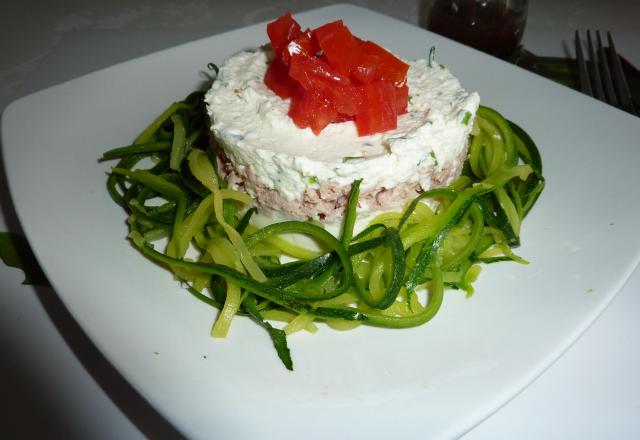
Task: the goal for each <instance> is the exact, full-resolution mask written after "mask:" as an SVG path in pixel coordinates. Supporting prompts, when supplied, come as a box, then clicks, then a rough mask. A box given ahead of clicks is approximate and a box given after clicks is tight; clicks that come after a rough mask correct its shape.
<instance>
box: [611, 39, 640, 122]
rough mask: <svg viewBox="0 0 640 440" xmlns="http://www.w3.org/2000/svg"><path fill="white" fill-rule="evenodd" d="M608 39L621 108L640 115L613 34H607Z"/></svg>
mask: <svg viewBox="0 0 640 440" xmlns="http://www.w3.org/2000/svg"><path fill="white" fill-rule="evenodd" d="M607 39H608V40H609V57H610V64H611V69H612V70H613V80H614V82H615V85H616V89H617V91H618V97H619V98H620V107H622V108H623V109H624V110H626V111H628V112H629V113H632V114H636V115H640V113H638V112H637V111H636V110H635V109H634V107H633V101H632V99H631V92H630V91H629V85H628V84H627V79H626V77H625V76H624V72H623V71H622V64H621V63H620V57H618V52H616V46H615V44H613V37H612V36H611V32H607Z"/></svg>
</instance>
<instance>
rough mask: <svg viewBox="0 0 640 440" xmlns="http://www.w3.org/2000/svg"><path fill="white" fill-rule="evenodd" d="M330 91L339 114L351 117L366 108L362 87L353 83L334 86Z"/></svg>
mask: <svg viewBox="0 0 640 440" xmlns="http://www.w3.org/2000/svg"><path fill="white" fill-rule="evenodd" d="M332 92H333V95H332V99H333V101H334V102H335V106H336V110H337V111H338V113H339V114H341V115H343V116H345V117H353V116H355V115H356V114H358V113H360V112H361V111H363V110H365V109H366V105H365V100H364V89H363V88H362V87H360V86H355V85H351V86H344V87H334V88H333V89H332Z"/></svg>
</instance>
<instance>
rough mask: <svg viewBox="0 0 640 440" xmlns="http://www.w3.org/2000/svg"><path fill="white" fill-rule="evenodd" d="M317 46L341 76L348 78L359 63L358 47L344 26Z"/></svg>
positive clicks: (359, 52) (359, 53)
mask: <svg viewBox="0 0 640 440" xmlns="http://www.w3.org/2000/svg"><path fill="white" fill-rule="evenodd" d="M319 44H320V48H322V51H323V52H324V55H325V56H326V57H327V60H329V64H331V66H332V67H333V68H334V69H336V70H337V71H338V72H340V73H342V74H343V75H346V76H349V74H350V73H351V70H352V69H353V68H354V67H355V66H356V65H357V64H358V62H359V61H360V56H361V53H362V52H361V51H360V46H359V45H358V42H357V41H356V40H355V38H353V35H351V32H350V31H349V29H348V28H347V27H346V26H342V27H340V28H338V29H336V30H335V31H333V32H332V33H330V34H328V35H326V36H325V37H324V38H323V39H322V40H320V41H319Z"/></svg>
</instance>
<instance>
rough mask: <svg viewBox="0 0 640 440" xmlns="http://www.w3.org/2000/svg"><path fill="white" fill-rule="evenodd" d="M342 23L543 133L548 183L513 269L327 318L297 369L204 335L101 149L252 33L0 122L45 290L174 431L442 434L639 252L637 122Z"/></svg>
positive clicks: (126, 135) (607, 294)
mask: <svg viewBox="0 0 640 440" xmlns="http://www.w3.org/2000/svg"><path fill="white" fill-rule="evenodd" d="M337 18H342V19H343V20H344V21H345V23H346V24H347V25H348V26H349V27H350V28H351V29H352V31H353V32H354V34H356V35H358V36H361V37H363V38H367V39H373V40H375V41H377V42H379V43H380V44H382V45H384V46H386V47H388V48H390V49H392V50H393V51H394V52H396V53H397V54H398V55H400V56H402V57H404V58H408V59H413V58H420V57H425V56H426V55H427V53H428V50H429V48H430V47H431V46H436V48H437V52H436V53H437V60H438V62H440V63H443V64H445V65H447V66H448V67H449V68H450V69H451V71H452V72H453V73H454V74H455V75H456V76H458V77H459V78H460V80H461V82H462V84H463V86H464V87H465V88H467V89H468V90H476V91H478V92H479V93H480V96H481V98H482V102H483V104H485V105H489V106H491V107H494V108H496V109H497V110H499V111H500V112H502V113H503V114H504V115H505V116H506V117H508V118H509V119H511V120H513V121H515V122H517V123H518V124H520V125H521V126H522V127H523V128H525V130H527V131H528V132H529V134H530V135H531V136H532V137H533V139H534V140H535V141H536V142H537V143H538V146H539V148H540V150H541V154H542V158H543V163H544V166H545V170H544V171H545V177H546V178H547V182H548V185H547V188H546V189H545V192H544V193H543V195H542V197H541V199H540V200H539V203H538V205H537V206H536V208H534V210H533V211H532V213H531V214H530V215H529V217H527V219H526V220H525V222H524V225H523V233H522V242H523V245H522V247H521V248H520V249H519V250H518V253H519V254H520V255H522V256H523V257H524V258H525V259H527V260H529V261H530V262H531V264H530V265H528V266H523V265H517V264H511V263H503V264H497V265H491V266H487V267H485V268H484V270H483V273H482V274H481V276H480V279H479V281H478V282H477V284H476V293H475V295H474V296H473V297H472V298H470V299H466V298H464V295H463V294H462V293H459V292H449V293H447V294H446V297H445V302H444V305H443V308H442V310H441V311H440V313H439V314H438V315H437V316H436V318H435V319H434V320H433V321H431V322H430V323H428V324H427V325H425V326H423V327H420V328H417V329H409V330H399V331H391V330H382V329H377V328H366V327H360V328H358V329H357V330H354V331H352V332H336V331H332V330H329V329H328V328H322V329H321V331H320V332H319V333H318V334H315V335H308V334H296V335H294V336H292V337H291V338H290V340H289V342H290V346H291V349H292V354H293V359H294V364H295V371H294V372H293V373H292V372H289V371H287V370H285V369H284V368H283V366H282V365H281V363H280V362H279V360H278V359H277V357H276V355H275V352H274V350H273V348H272V346H271V343H270V341H269V340H268V336H267V335H266V334H265V333H264V332H263V331H261V329H259V328H257V326H255V325H253V324H252V323H250V322H248V321H247V320H245V319H242V318H240V319H237V320H236V322H234V325H233V327H232V331H231V333H230V335H229V337H228V338H227V339H225V340H213V339H211V338H210V337H209V329H210V326H211V323H212V321H213V319H214V316H215V311H213V310H212V309H209V308H207V307H206V306H204V305H203V304H202V303H200V302H199V301H197V300H194V299H193V298H192V297H191V296H190V295H188V294H187V293H185V291H184V290H182V289H181V288H180V287H179V286H178V285H177V284H176V283H175V282H174V281H173V279H172V277H171V275H170V274H169V273H168V272H167V271H165V270H164V269H162V268H160V267H158V266H156V265H153V264H150V263H149V262H148V261H145V260H144V258H142V257H141V256H140V254H139V253H138V252H137V251H136V250H135V249H133V248H132V247H131V246H130V245H129V243H128V242H127V241H126V240H125V238H124V237H125V235H126V232H127V229H126V225H125V222H124V216H123V213H122V211H121V209H120V208H119V207H117V206H116V205H114V204H113V202H112V201H111V199H110V198H109V196H108V194H107V192H106V189H105V181H106V175H105V172H106V170H107V169H108V167H109V165H110V164H105V163H99V162H98V161H97V159H98V158H99V157H100V155H101V153H102V152H103V151H105V150H107V149H109V148H111V147H113V146H118V145H125V144H128V143H129V142H130V141H131V139H133V137H134V136H135V135H136V134H137V133H138V132H139V131H140V129H141V128H143V127H144V126H146V124H147V123H149V122H150V121H151V120H152V119H153V118H154V117H155V116H156V115H157V114H158V113H159V112H160V111H162V110H163V109H164V108H165V107H166V106H167V105H168V104H169V103H170V102H172V101H174V100H179V99H181V98H183V97H184V96H186V95H187V94H188V93H189V92H190V91H192V90H194V89H195V88H198V87H201V86H202V85H203V84H206V82H207V80H206V78H205V77H204V74H203V72H204V71H206V65H207V63H209V62H215V63H218V64H219V63H221V62H222V61H223V60H224V59H225V58H227V57H228V56H230V55H232V54H233V53H235V52H237V51H239V50H241V49H244V48H249V47H255V46H256V45H259V44H262V43H264V42H265V41H266V34H265V27H264V24H260V25H255V26H250V27H247V28H244V29H239V30H236V31H232V32H228V33H224V34H220V35H216V36H213V37H210V38H206V39H203V40H199V41H195V42H192V43H188V44H185V45H182V46H178V47H175V48H172V49H167V50H164V51H161V52H158V53H155V54H151V55H148V56H145V57H142V58H138V59H135V60H132V61H129V62H126V63H123V64H119V65H116V66H113V67H110V68H108V69H104V70H101V71H98V72H95V73H92V74H89V75H87V76H84V77H81V78H78V79H75V80H72V81H70V82H67V83H64V84H60V85H58V86H55V87H52V88H49V89H46V90H43V91H41V92H38V93H35V94H32V95H29V96H27V97H25V98H22V99H20V100H18V101H16V102H14V103H13V104H11V105H10V106H9V107H8V108H7V109H6V111H5V113H4V115H3V119H2V135H3V148H4V151H3V154H4V160H5V164H6V167H7V174H8V178H9V183H10V187H11V188H10V189H11V194H12V196H13V200H14V202H15V205H16V209H17V212H18V216H19V218H20V221H21V223H22V226H23V228H24V230H25V232H26V234H27V236H28V238H29V241H30V243H31V245H32V247H33V249H34V251H35V253H36V256H37V257H38V260H39V261H40V263H41V265H42V267H43V268H44V270H45V272H46V274H47V276H48V277H49V279H50V281H51V282H52V284H53V286H54V287H55V289H56V291H57V292H58V294H59V295H60V296H61V298H62V299H63V301H64V303H65V304H66V306H67V307H68V308H69V310H70V311H71V313H72V314H73V316H74V317H75V318H76V319H77V321H78V322H79V323H80V325H81V326H82V327H83V329H84V330H85V331H86V332H87V334H88V335H89V337H90V338H91V339H92V340H93V341H94V342H95V344H96V345H97V346H98V348H99V349H100V350H102V352H103V353H104V354H105V355H106V356H107V357H108V358H109V360H110V361H111V362H112V363H113V364H114V365H115V366H116V368H118V369H119V370H120V371H121V372H122V374H123V375H124V376H125V377H126V378H127V380H129V381H130V382H131V384H133V386H134V387H136V389H137V390H138V391H139V392H140V393H141V394H142V395H143V396H144V397H146V398H147V399H148V400H149V401H150V402H151V404H153V405H154V406H155V407H156V408H157V409H158V410H159V411H160V412H161V413H162V414H163V415H165V416H166V417H167V418H168V419H169V420H170V421H171V422H172V423H173V424H175V426H176V427H177V428H178V429H179V430H181V431H182V432H183V433H184V434H185V435H187V436H188V437H193V438H211V437H212V436H213V437H215V438H224V439H230V438H241V439H251V438H257V437H259V436H261V437H266V438H272V437H275V436H276V435H277V436H278V437H279V438H282V439H285V438H294V437H295V438H298V437H300V436H303V437H304V438H306V439H316V438H317V439H320V438H322V439H325V438H327V437H329V438H331V437H338V438H354V437H356V438H357V437H359V436H363V435H366V437H367V438H370V439H376V438H389V435H394V436H398V437H403V438H443V437H452V436H457V435H460V434H462V433H464V432H465V431H466V430H468V429H470V428H471V427H472V426H474V425H475V424H476V423H478V422H479V421H481V420H482V419H483V418H485V417H486V416H488V415H489V414H490V413H491V412H493V411H494V410H496V409H497V408H498V407H499V406H501V405H502V404H504V403H505V402H506V401H507V400H508V399H510V398H511V397H513V396H514V395H515V394H516V393H518V392H519V391H520V390H521V389H522V388H524V387H525V386H526V385H527V384H528V383H529V382H530V381H532V380H533V379H534V378H535V377H536V376H537V375H539V374H540V373H541V372H542V371H543V370H544V369H545V368H546V367H548V366H549V365H550V364H551V363H552V362H553V361H554V360H555V359H557V357H558V356H559V355H560V354H561V353H562V352H563V351H564V350H565V349H566V348H567V347H569V345H570V344H571V343H572V342H573V341H575V340H576V339H577V338H578V336H579V335H580V334H581V333H582V332H583V331H584V330H585V329H586V328H587V327H588V326H589V325H590V324H591V323H592V322H593V320H594V319H595V318H596V317H597V316H598V315H599V314H600V313H601V312H602V310H603V309H604V308H605V307H606V305H607V304H608V303H609V302H610V301H611V299H612V298H613V296H614V295H615V293H616V292H617V291H618V290H619V289H620V287H621V286H622V285H623V283H624V282H625V281H626V279H627V278H628V276H629V275H630V274H631V272H632V271H633V269H634V267H635V266H636V264H637V263H638V260H639V259H640V234H638V233H637V223H638V214H640V192H639V191H638V190H637V189H635V185H636V180H637V179H636V172H637V165H638V164H639V163H640V148H638V145H637V139H640V120H639V119H637V118H634V117H632V116H630V115H628V114H626V113H623V112H621V111H618V110H616V109H613V108H611V107H609V106H606V105H604V104H601V103H599V102H597V101H595V100H593V99H590V98H587V97H585V96H583V95H581V94H579V93H576V92H574V91H572V90H569V89H567V88H565V87H562V86H560V85H557V84H555V83H553V82H550V81H547V80H545V79H543V78H540V77H538V76H535V75H533V74H530V73H528V72H526V71H523V70H521V69H519V68H517V67H514V66H512V65H509V64H507V63H504V62H502V61H500V60H498V59H495V58H492V57H489V56H487V55H484V54H482V53H480V52H477V51H474V50H472V49H469V48H466V47H463V46H461V45H458V44H456V43H453V42H451V41H449V40H446V39H444V38H442V37H439V36H437V35H434V34H431V33H429V32H426V31H424V30H422V29H420V28H417V27H413V26H411V25H408V24H406V23H403V22H400V21H397V20H395V19H392V18H389V17H386V16H383V15H380V14H377V13H374V12H371V11H369V10H366V9H362V8H358V7H355V6H350V5H336V6H330V7H327V8H323V9H317V10H314V11H310V12H306V13H303V14H299V15H297V16H296V19H298V21H299V22H300V23H301V24H302V26H303V27H306V26H309V27H314V26H317V25H319V24H322V23H326V22H328V21H332V20H335V19H337Z"/></svg>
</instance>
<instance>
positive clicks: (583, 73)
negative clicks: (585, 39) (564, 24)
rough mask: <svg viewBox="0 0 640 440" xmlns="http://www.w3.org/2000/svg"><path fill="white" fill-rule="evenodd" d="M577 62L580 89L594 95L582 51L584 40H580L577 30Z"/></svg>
mask: <svg viewBox="0 0 640 440" xmlns="http://www.w3.org/2000/svg"><path fill="white" fill-rule="evenodd" d="M575 40H576V62H577V63H578V81H579V85H580V90H581V91H582V93H586V94H587V95H589V96H593V89H592V88H591V81H590V80H589V73H588V72H587V63H586V62H585V60H584V53H583V52H582V41H580V34H579V33H578V31H576V37H575Z"/></svg>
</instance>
